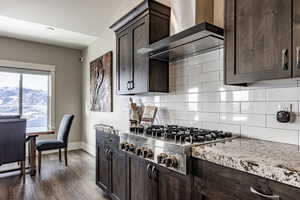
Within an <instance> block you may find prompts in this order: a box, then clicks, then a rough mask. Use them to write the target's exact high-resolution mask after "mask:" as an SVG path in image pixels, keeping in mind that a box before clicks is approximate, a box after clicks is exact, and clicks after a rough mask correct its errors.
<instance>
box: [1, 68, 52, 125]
mask: <svg viewBox="0 0 300 200" xmlns="http://www.w3.org/2000/svg"><path fill="white" fill-rule="evenodd" d="M51 76H52V74H51V72H49V71H37V70H27V69H26V70H25V69H16V68H5V67H0V115H21V116H22V117H23V118H26V119H27V129H29V130H31V131H38V130H43V129H47V128H49V127H51V126H52V124H51V97H52V91H51V81H52V77H51Z"/></svg>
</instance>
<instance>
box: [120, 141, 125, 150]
mask: <svg viewBox="0 0 300 200" xmlns="http://www.w3.org/2000/svg"><path fill="white" fill-rule="evenodd" d="M125 145H126V143H125V142H122V143H121V144H120V148H121V149H122V150H124V149H125Z"/></svg>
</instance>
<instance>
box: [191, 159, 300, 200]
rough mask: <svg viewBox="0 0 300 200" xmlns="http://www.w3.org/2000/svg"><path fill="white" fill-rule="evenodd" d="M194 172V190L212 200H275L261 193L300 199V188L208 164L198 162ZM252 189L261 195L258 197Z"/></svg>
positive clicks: (195, 161) (293, 199)
mask: <svg viewBox="0 0 300 200" xmlns="http://www.w3.org/2000/svg"><path fill="white" fill-rule="evenodd" d="M193 169H194V170H193V171H194V172H195V174H194V175H195V176H194V191H195V193H198V194H201V195H204V196H206V197H207V198H208V199H214V200H223V199H230V200H253V199H271V198H263V197H261V195H260V194H264V195H268V196H279V197H280V198H279V199H280V200H297V199H299V197H300V189H298V188H295V187H292V186H289V185H286V184H281V183H279V182H275V181H272V180H269V179H266V178H262V177H259V176H255V175H252V174H248V173H245V172H241V171H238V170H234V169H231V168H228V167H222V166H219V165H216V164H213V163H210V162H207V161H201V160H198V159H194V160H193ZM250 188H252V190H256V191H257V192H259V193H260V194H255V192H254V191H251V189H250ZM279 199H278V200H279Z"/></svg>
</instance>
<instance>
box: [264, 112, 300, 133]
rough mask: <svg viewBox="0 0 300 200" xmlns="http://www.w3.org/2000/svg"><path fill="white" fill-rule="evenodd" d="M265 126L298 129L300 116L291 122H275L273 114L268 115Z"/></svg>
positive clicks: (299, 128)
mask: <svg viewBox="0 0 300 200" xmlns="http://www.w3.org/2000/svg"><path fill="white" fill-rule="evenodd" d="M267 127H270V128H279V129H288V130H300V118H299V117H298V118H296V120H295V121H294V122H293V123H279V122H277V120H276V116H275V115H268V116H267Z"/></svg>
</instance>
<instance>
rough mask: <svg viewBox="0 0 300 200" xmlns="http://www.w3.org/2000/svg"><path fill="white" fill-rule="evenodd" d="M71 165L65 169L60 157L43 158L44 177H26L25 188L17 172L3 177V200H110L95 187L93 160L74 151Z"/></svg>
mask: <svg viewBox="0 0 300 200" xmlns="http://www.w3.org/2000/svg"><path fill="white" fill-rule="evenodd" d="M68 162H69V163H68V164H69V166H68V167H65V166H64V162H61V163H60V162H59V159H58V154H48V155H44V156H43V159H42V170H41V174H39V173H37V175H36V176H35V177H31V176H30V175H29V174H27V175H26V181H25V184H23V180H22V177H20V175H18V172H16V173H11V174H2V175H0V200H44V199H45V200H46V199H47V200H108V198H107V197H106V195H105V194H104V193H103V192H102V190H101V189H100V188H99V187H97V186H96V184H95V158H94V157H93V156H91V155H89V154H87V153H86V152H84V151H80V150H78V151H71V152H69V153H68ZM3 167H5V166H1V167H0V170H2V169H3ZM6 167H7V166H6Z"/></svg>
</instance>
